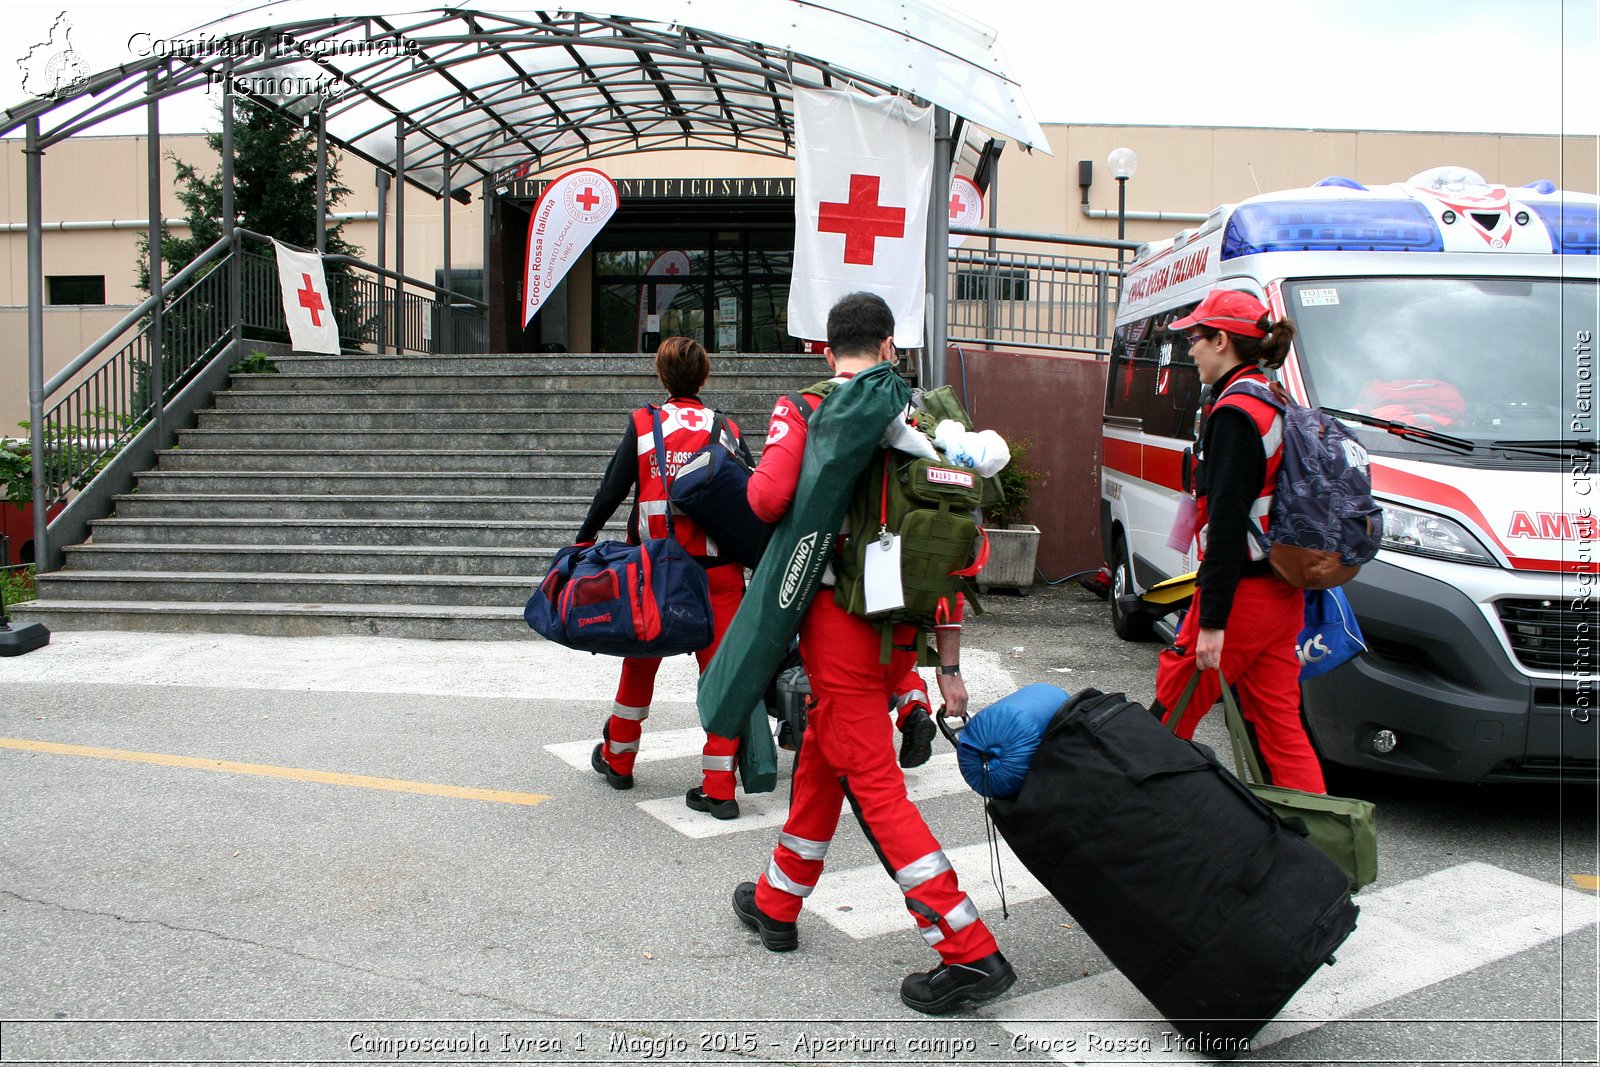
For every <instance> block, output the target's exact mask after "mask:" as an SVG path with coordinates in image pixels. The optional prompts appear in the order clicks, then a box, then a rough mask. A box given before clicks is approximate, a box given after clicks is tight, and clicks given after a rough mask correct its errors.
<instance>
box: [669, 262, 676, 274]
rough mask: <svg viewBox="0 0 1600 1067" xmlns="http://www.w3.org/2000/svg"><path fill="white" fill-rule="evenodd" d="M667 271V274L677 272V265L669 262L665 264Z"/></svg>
mask: <svg viewBox="0 0 1600 1067" xmlns="http://www.w3.org/2000/svg"><path fill="white" fill-rule="evenodd" d="M667 273H668V274H676V273H678V265H677V264H676V263H672V264H669V265H668V266H667Z"/></svg>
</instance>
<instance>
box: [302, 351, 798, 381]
mask: <svg viewBox="0 0 1600 1067" xmlns="http://www.w3.org/2000/svg"><path fill="white" fill-rule="evenodd" d="M272 362H273V363H274V364H275V365H276V366H277V367H278V370H279V372H280V373H284V374H327V373H337V374H343V373H349V372H351V371H356V372H362V373H386V374H392V373H395V372H397V371H398V372H402V373H409V374H416V373H429V374H437V373H446V374H455V373H461V372H469V373H498V374H507V375H512V374H515V375H532V374H563V375H574V374H585V375H601V376H604V375H611V376H615V375H618V374H630V375H638V376H648V377H650V378H654V377H655V370H654V356H653V355H649V354H644V353H634V352H624V353H616V352H589V353H577V352H572V353H532V354H530V353H518V352H502V353H473V354H470V355H458V356H316V355H294V356H278V357H275V358H274V359H273V361H272ZM827 373H828V365H827V362H826V360H824V359H823V357H822V356H819V355H809V356H808V355H795V354H783V353H776V354H771V355H768V354H763V353H754V352H749V353H728V354H721V353H712V355H711V376H712V377H713V378H719V377H723V376H725V375H732V374H789V375H794V376H796V377H805V376H806V375H807V374H810V375H814V376H817V377H825V376H826V375H827Z"/></svg>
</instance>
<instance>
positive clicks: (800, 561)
mask: <svg viewBox="0 0 1600 1067" xmlns="http://www.w3.org/2000/svg"><path fill="white" fill-rule="evenodd" d="M910 400H911V389H910V387H909V386H907V385H906V383H905V382H904V381H902V380H901V379H900V377H899V376H898V375H897V374H895V372H894V368H893V367H891V366H890V365H889V364H887V363H880V364H878V365H877V366H875V367H873V368H872V369H870V370H865V371H862V372H861V373H860V374H857V375H855V376H854V377H852V378H849V379H847V380H845V381H844V382H842V383H840V384H839V386H838V387H837V388H835V389H834V390H833V391H832V392H831V393H829V394H828V396H827V399H825V400H824V401H823V402H822V405H821V406H820V407H818V408H817V410H816V412H814V413H813V414H812V416H811V419H810V421H809V423H808V425H807V428H806V451H805V459H804V462H803V463H802V464H801V468H800V483H799V485H798V486H796V488H795V496H794V503H793V504H792V505H790V507H789V511H788V512H787V514H785V515H784V517H783V518H782V519H781V520H779V522H778V524H777V526H776V527H775V528H774V529H773V531H772V538H771V540H769V541H768V542H767V550H766V552H765V553H764V554H763V555H762V557H761V563H760V565H759V566H758V567H756V570H755V573H754V574H753V575H752V576H751V578H750V585H749V586H748V588H746V589H745V593H744V600H743V601H742V602H741V603H740V605H739V610H738V612H737V613H736V614H735V615H734V617H733V622H732V623H730V624H729V626H728V630H727V632H726V633H725V634H723V636H722V643H721V644H720V645H718V646H717V654H716V655H715V656H714V657H712V660H711V663H710V665H709V666H707V668H706V671H705V673H704V674H702V675H701V676H700V688H699V693H698V698H697V703H698V705H699V710H700V724H701V725H702V726H703V727H705V729H706V731H707V732H708V733H713V734H717V735H718V736H721V737H737V736H741V735H742V733H743V731H744V729H745V728H746V727H747V725H748V723H749V720H750V719H752V718H754V717H757V716H759V718H760V722H759V728H760V729H763V730H765V729H767V728H768V726H767V724H768V719H767V715H766V712H765V711H764V710H763V709H762V703H761V698H762V695H763V694H764V693H765V692H766V688H767V683H768V682H770V681H771V680H772V676H773V675H774V674H775V673H776V672H777V670H778V666H779V664H780V663H782V661H783V657H784V654H785V652H787V651H788V648H789V642H790V640H791V639H792V638H793V637H794V635H795V634H796V633H798V632H799V630H800V619H801V616H803V615H804V614H805V610H806V608H807V607H808V606H809V605H810V603H811V598H812V596H814V595H815V594H816V591H817V587H818V586H819V585H820V584H821V582H822V572H823V569H824V568H825V567H826V566H827V564H828V561H829V560H830V559H831V558H832V556H833V543H834V540H835V538H836V537H837V536H838V533H839V529H840V527H841V525H843V522H844V514H845V509H846V507H847V506H848V505H849V503H850V493H851V490H852V489H854V487H855V484H856V479H858V478H859V477H860V476H861V472H862V471H863V470H865V469H866V466H867V464H868V463H869V462H870V461H871V460H872V457H873V454H874V452H875V451H876V450H877V448H878V442H879V440H881V439H882V437H883V431H884V429H885V428H886V427H887V426H888V425H889V421H890V420H891V419H894V418H897V417H899V415H900V413H901V412H903V411H904V410H905V407H906V404H907V403H909V402H910ZM769 740H770V736H769ZM750 786H751V783H750V782H749V781H747V782H746V783H745V791H746V792H751V791H752V790H751V787H750ZM767 788H768V789H769V790H770V789H771V788H773V787H772V786H768V787H767Z"/></svg>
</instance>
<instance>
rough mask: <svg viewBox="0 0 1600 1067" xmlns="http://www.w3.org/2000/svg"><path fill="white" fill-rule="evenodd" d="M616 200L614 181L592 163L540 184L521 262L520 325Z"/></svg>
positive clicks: (541, 303)
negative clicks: (547, 183)
mask: <svg viewBox="0 0 1600 1067" xmlns="http://www.w3.org/2000/svg"><path fill="white" fill-rule="evenodd" d="M618 200H619V196H618V194H617V183H616V182H614V181H612V180H611V178H610V176H609V175H607V174H606V173H605V172H604V171H600V170H596V169H595V168H594V167H576V168H574V169H572V170H569V171H567V172H566V173H565V174H562V175H561V176H560V177H557V178H555V179H553V180H552V181H551V182H550V184H549V185H547V186H545V189H544V192H543V193H542V194H541V195H540V197H539V202H538V203H536V204H534V205H533V214H532V215H531V216H530V217H529V218H528V251H527V258H526V259H525V260H524V261H523V265H522V324H523V325H524V326H526V325H527V324H528V323H530V322H532V321H533V317H534V316H535V315H537V314H538V313H539V309H540V308H541V307H543V306H544V302H545V301H546V300H547V299H549V297H550V294H551V293H552V292H554V291H555V288H556V286H557V285H560V284H561V279H562V278H564V277H566V274H567V271H569V270H571V269H572V265H573V264H574V263H575V262H577V260H578V257H580V256H582V255H583V253H584V250H585V249H587V248H588V247H589V242H591V241H593V240H594V238H595V234H597V233H599V232H600V230H601V228H602V227H604V226H605V224H606V223H607V222H609V221H610V220H611V216H612V215H614V214H616V211H617V203H618Z"/></svg>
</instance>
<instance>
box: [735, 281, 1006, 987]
mask: <svg viewBox="0 0 1600 1067" xmlns="http://www.w3.org/2000/svg"><path fill="white" fill-rule="evenodd" d="M825 355H826V356H827V359H828V364H829V366H830V367H832V368H833V370H834V372H835V374H836V375H837V378H836V379H835V380H843V379H846V378H848V377H850V376H851V375H852V374H855V373H857V372H859V371H864V370H867V369H868V368H870V367H872V366H874V365H875V364H877V363H880V362H883V361H885V360H888V361H893V360H894V358H895V352H894V315H893V313H891V312H890V310H889V307H888V305H887V304H885V303H884V302H883V300H882V299H881V298H880V297H878V296H875V295H873V294H870V293H853V294H851V295H850V296H847V297H845V298H844V299H842V300H840V301H839V302H838V303H837V304H835V305H834V307H833V309H832V310H831V311H830V312H829V313H828V348H827V350H826V351H825ZM801 399H802V400H803V401H804V402H806V403H809V404H811V406H812V408H813V409H814V408H815V407H816V406H817V405H818V404H820V402H821V401H820V400H819V399H818V398H817V397H814V396H811V395H809V394H802V397H801ZM807 421H808V420H807V418H805V417H803V416H801V415H800V414H799V413H797V412H795V411H794V409H793V407H792V402H791V401H790V400H789V399H787V398H783V399H780V400H779V401H778V403H777V406H776V407H775V408H774V410H773V413H772V423H771V429H770V431H769V432H768V434H767V446H766V450H765V451H764V452H763V453H762V456H761V463H760V465H759V466H757V467H756V470H755V472H754V474H753V475H752V476H751V478H750V488H749V494H750V506H751V507H752V508H753V509H754V510H755V512H756V514H757V515H759V516H760V517H761V518H763V519H765V520H767V521H768V522H775V521H777V520H778V519H779V518H780V517H781V516H782V515H783V513H784V512H785V511H787V510H788V508H789V506H790V504H791V503H792V502H793V501H794V496H795V491H796V488H797V486H798V484H799V479H800V468H801V464H802V461H803V458H804V454H805V437H806V426H807ZM853 489H854V487H853V486H843V485H841V486H840V487H839V492H840V493H842V494H843V493H850V492H852V491H853ZM830 577H831V572H830V575H825V576H824V578H823V587H822V588H821V589H820V590H819V591H818V592H817V595H816V596H815V597H814V598H813V599H812V601H811V604H810V606H809V607H808V608H807V609H806V614H805V617H804V618H803V619H802V620H801V623H800V656H801V659H802V660H803V661H804V663H805V667H806V673H807V674H808V675H809V676H810V678H811V687H812V691H813V694H814V696H815V698H816V706H815V708H814V710H813V711H812V714H811V717H810V719H809V720H808V722H807V725H806V738H805V744H804V745H803V746H802V747H801V749H800V752H799V754H798V756H797V758H796V760H795V771H794V781H793V793H792V795H791V798H790V802H789V818H788V820H787V821H786V822H785V823H784V826H783V831H782V833H781V834H779V836H778V846H777V848H776V849H775V850H774V851H773V854H772V861H771V862H770V863H769V865H768V866H767V870H766V873H765V874H763V875H762V876H761V878H760V880H759V881H756V882H744V883H741V884H740V885H739V886H738V888H736V889H735V890H734V893H733V909H734V912H735V914H737V915H738V917H739V919H740V921H742V922H743V923H745V924H746V925H747V926H750V927H752V928H753V929H754V930H755V931H756V932H757V934H758V935H759V936H760V938H761V943H762V944H763V945H765V946H766V947H767V949H769V950H770V951H773V952H787V951H790V950H792V949H794V948H796V947H797V946H798V945H799V934H798V931H797V929H796V925H795V920H796V919H797V918H798V916H799V914H800V908H801V905H802V904H803V903H804V901H805V898H806V897H807V896H808V895H810V893H811V891H812V889H814V888H815V887H816V884H817V879H818V878H819V877H820V876H821V874H822V866H823V859H824V857H825V856H826V854H827V851H828V845H829V844H830V843H831V842H832V840H833V835H834V831H835V830H836V828H837V827H838V823H839V815H840V813H841V810H842V808H843V805H844V802H845V801H846V800H848V801H849V802H850V806H851V808H853V809H854V811H855V814H856V819H857V821H859V822H860V824H861V828H862V831H863V832H864V833H866V835H867V839H868V840H869V841H871V843H872V846H873V849H874V851H876V852H877V854H878V856H879V858H880V859H882V861H883V864H884V867H885V868H886V869H887V870H888V872H889V875H890V876H891V877H892V878H894V880H895V881H896V883H898V884H899V886H900V889H901V892H903V893H904V894H905V899H906V908H907V910H909V911H910V912H911V914H912V917H913V919H914V920H915V922H916V925H917V928H918V931H919V932H920V933H921V934H922V938H923V940H924V941H926V942H927V943H928V945H929V946H930V947H932V948H933V949H934V950H935V951H936V952H937V953H938V954H939V957H940V960H941V962H940V964H939V965H938V966H937V967H935V968H934V969H933V970H931V971H926V972H917V973H914V974H910V975H908V976H907V977H906V979H905V981H903V982H902V983H901V985H900V999H901V1000H902V1001H903V1002H904V1003H905V1004H906V1005H907V1006H908V1007H911V1008H915V1009H916V1010H917V1011H921V1012H926V1013H928V1014H931V1015H942V1014H945V1013H947V1012H951V1011H955V1010H956V1009H958V1008H959V1007H960V1006H961V1005H962V1004H963V1003H964V1002H982V1001H986V1000H990V999H992V998H994V997H997V996H999V995H1000V994H1001V993H1003V992H1005V991H1006V990H1007V989H1009V988H1010V987H1011V984H1012V983H1013V982H1014V981H1016V974H1015V972H1013V971H1012V969H1011V965H1010V964H1009V963H1007V962H1006V958H1005V957H1004V956H1003V955H1001V953H1000V950H999V947H998V946H997V945H996V944H995V940H994V936H993V935H992V934H991V933H990V932H989V928H988V927H987V926H985V925H984V923H983V920H982V919H980V918H979V917H978V909H977V907H976V906H975V905H974V904H973V902H972V900H971V898H969V897H968V896H967V895H966V894H965V893H964V892H962V891H961V886H960V884H959V882H958V880H957V878H956V874H955V871H954V870H953V869H952V868H951V866H950V861H949V859H948V858H946V856H945V854H944V851H943V850H942V849H941V848H940V847H939V842H938V841H937V840H935V839H934V836H933V834H932V832H931V831H929V829H928V825H927V823H926V822H924V821H923V818H922V813H921V812H919V811H918V810H917V808H916V805H914V804H912V803H911V801H910V799H909V798H908V797H907V796H906V783H905V775H904V774H903V773H902V772H901V770H900V768H899V766H898V765H897V764H896V759H895V741H894V724H893V722H892V720H891V719H890V718H889V717H888V716H886V715H884V713H883V712H884V705H885V703H886V702H887V701H890V700H891V699H892V698H893V697H894V695H895V692H896V689H897V687H898V686H899V684H900V683H901V681H902V680H903V679H904V678H905V676H906V673H907V671H909V670H910V669H911V668H912V666H913V665H914V663H915V661H916V646H915V643H914V642H915V641H916V640H917V637H918V635H917V633H916V630H915V628H914V627H911V626H899V627H896V628H895V631H894V633H893V635H892V638H891V640H892V644H893V651H892V652H891V655H890V657H889V662H888V663H882V662H880V652H881V648H882V643H881V639H880V635H879V633H878V630H877V628H876V627H874V626H873V625H872V624H871V623H869V622H868V621H867V620H866V619H863V618H861V617H859V616H856V615H851V614H850V613H848V612H846V611H845V610H844V609H843V608H841V607H839V605H838V604H837V603H836V602H835V600H834V595H833V589H832V588H831V582H830ZM951 614H952V615H953V616H954V619H953V620H952V621H951V622H950V623H948V624H945V625H942V626H940V627H939V628H938V629H937V630H936V631H935V640H936V642H937V644H938V648H939V658H940V663H941V666H940V668H939V675H938V679H939V691H940V694H941V695H942V696H943V698H944V701H945V706H946V708H947V709H948V710H949V711H950V712H951V713H953V714H955V715H960V716H963V717H964V716H965V715H966V708H967V689H966V684H965V683H964V682H963V681H962V679H961V667H960V663H959V653H960V635H961V630H960V623H959V614H958V612H957V611H953V612H952V613H951Z"/></svg>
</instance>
